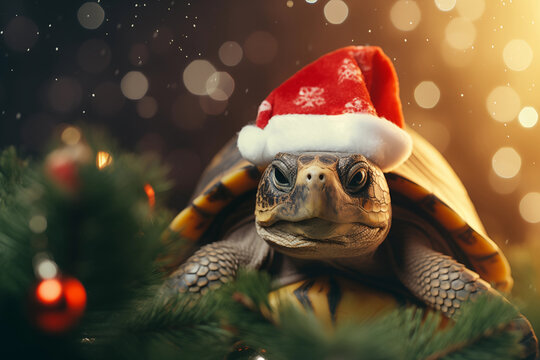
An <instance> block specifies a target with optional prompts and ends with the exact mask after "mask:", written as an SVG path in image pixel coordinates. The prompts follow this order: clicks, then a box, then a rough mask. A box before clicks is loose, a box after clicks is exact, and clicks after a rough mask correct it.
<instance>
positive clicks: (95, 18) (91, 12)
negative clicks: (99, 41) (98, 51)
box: [77, 2, 105, 30]
mask: <svg viewBox="0 0 540 360" xmlns="http://www.w3.org/2000/svg"><path fill="white" fill-rule="evenodd" d="M77 19H78V20H79V23H80V24H81V26H82V27H83V28H85V29H89V30H94V29H97V28H98V27H100V26H101V24H102V23H103V20H105V11H103V8H102V7H101V5H99V4H98V3H96V2H86V3H84V4H82V5H81V7H80V8H79V11H78V12H77Z"/></svg>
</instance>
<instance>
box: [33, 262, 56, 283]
mask: <svg viewBox="0 0 540 360" xmlns="http://www.w3.org/2000/svg"><path fill="white" fill-rule="evenodd" d="M36 272H37V275H38V276H39V277H41V278H42V279H52V278H54V277H56V276H57V275H58V266H57V265H56V263H55V262H54V261H52V260H50V259H47V258H43V259H41V260H39V261H38V263H37V264H36Z"/></svg>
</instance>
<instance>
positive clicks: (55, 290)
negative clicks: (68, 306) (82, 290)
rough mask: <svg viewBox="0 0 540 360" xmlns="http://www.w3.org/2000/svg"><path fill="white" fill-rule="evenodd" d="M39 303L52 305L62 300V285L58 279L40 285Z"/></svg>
mask: <svg viewBox="0 0 540 360" xmlns="http://www.w3.org/2000/svg"><path fill="white" fill-rule="evenodd" d="M36 295H37V298H38V300H39V301H41V302H44V303H47V304H50V303H54V302H56V301H58V300H60V296H61V295H62V284H61V283H60V281H59V280H58V279H46V280H43V281H42V282H40V283H39V285H38V287H37V289H36Z"/></svg>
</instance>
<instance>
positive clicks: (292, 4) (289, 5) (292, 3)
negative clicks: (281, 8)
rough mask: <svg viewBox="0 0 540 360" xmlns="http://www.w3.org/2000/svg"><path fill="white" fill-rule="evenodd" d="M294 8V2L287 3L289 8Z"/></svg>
mask: <svg viewBox="0 0 540 360" xmlns="http://www.w3.org/2000/svg"><path fill="white" fill-rule="evenodd" d="M293 6H294V2H293V1H292V0H288V1H287V7H290V8H292V7H293Z"/></svg>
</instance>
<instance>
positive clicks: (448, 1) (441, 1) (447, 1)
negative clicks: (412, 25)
mask: <svg viewBox="0 0 540 360" xmlns="http://www.w3.org/2000/svg"><path fill="white" fill-rule="evenodd" d="M435 5H436V6H437V8H438V9H439V10H441V11H450V10H452V9H453V8H454V6H456V0H435Z"/></svg>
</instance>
